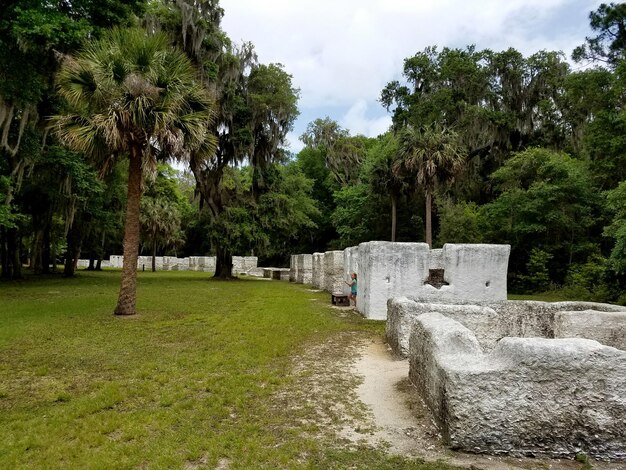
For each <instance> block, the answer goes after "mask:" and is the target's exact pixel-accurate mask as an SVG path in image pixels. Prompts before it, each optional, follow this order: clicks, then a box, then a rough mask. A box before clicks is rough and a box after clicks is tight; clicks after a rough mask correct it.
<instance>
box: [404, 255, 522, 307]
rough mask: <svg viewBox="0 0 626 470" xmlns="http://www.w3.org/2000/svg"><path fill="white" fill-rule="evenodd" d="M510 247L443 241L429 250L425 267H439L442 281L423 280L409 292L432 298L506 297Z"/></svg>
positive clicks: (425, 298)
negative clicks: (419, 286)
mask: <svg viewBox="0 0 626 470" xmlns="http://www.w3.org/2000/svg"><path fill="white" fill-rule="evenodd" d="M510 251H511V247H510V245H487V244H450V243H447V244H445V245H444V246H443V248H442V249H441V251H439V250H432V251H431V252H430V253H429V255H430V259H429V269H430V270H435V269H443V280H444V282H445V284H444V285H441V286H440V287H434V286H432V285H430V284H428V283H426V282H425V283H424V285H423V286H421V288H420V289H418V290H417V291H416V292H415V293H414V294H410V295H414V296H416V297H419V298H420V299H422V300H424V301H432V302H454V301H459V300H461V301H463V300H471V301H473V302H487V301H498V300H506V298H507V297H506V296H507V285H506V282H507V270H508V264H509V253H510Z"/></svg>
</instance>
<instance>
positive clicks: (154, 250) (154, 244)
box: [152, 237, 157, 273]
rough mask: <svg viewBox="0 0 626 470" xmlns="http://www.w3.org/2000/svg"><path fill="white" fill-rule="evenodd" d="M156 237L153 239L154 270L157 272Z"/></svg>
mask: <svg viewBox="0 0 626 470" xmlns="http://www.w3.org/2000/svg"><path fill="white" fill-rule="evenodd" d="M156 248H157V247H156V237H155V238H154V239H153V240H152V272H153V273H154V272H156Z"/></svg>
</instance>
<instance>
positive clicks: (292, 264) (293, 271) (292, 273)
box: [289, 255, 298, 282]
mask: <svg viewBox="0 0 626 470" xmlns="http://www.w3.org/2000/svg"><path fill="white" fill-rule="evenodd" d="M297 256H298V255H291V256H290V257H289V282H296V278H297V268H296V259H297Z"/></svg>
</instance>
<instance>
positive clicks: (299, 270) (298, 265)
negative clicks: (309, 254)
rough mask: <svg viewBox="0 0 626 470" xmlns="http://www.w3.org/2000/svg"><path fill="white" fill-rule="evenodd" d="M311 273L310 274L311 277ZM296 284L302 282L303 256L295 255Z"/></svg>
mask: <svg viewBox="0 0 626 470" xmlns="http://www.w3.org/2000/svg"><path fill="white" fill-rule="evenodd" d="M312 276H313V273H311V277H312ZM296 282H297V283H298V284H302V283H303V282H304V255H296Z"/></svg>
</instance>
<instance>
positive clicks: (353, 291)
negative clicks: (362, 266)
mask: <svg viewBox="0 0 626 470" xmlns="http://www.w3.org/2000/svg"><path fill="white" fill-rule="evenodd" d="M350 278H351V279H350V282H348V281H344V282H345V283H346V284H347V285H349V286H350V295H349V298H350V300H351V301H354V306H355V307H356V293H357V278H356V273H352V275H351V276H350Z"/></svg>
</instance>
